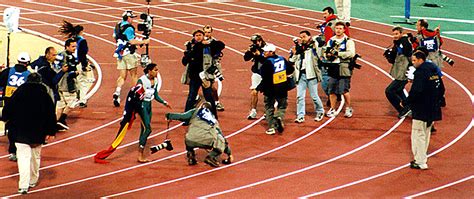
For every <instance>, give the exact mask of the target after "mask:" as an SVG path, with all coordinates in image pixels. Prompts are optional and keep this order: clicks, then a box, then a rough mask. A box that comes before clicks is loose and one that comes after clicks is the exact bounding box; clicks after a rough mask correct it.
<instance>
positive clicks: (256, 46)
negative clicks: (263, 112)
mask: <svg viewBox="0 0 474 199" xmlns="http://www.w3.org/2000/svg"><path fill="white" fill-rule="evenodd" d="M250 41H252V44H251V45H250V46H249V48H248V49H247V51H245V54H244V60H245V61H252V62H253V64H252V68H251V71H252V78H251V79H252V84H251V85H250V90H251V91H250V113H249V115H248V116H247V119H249V120H252V119H256V118H257V103H258V92H257V90H256V89H257V86H258V85H259V84H260V82H261V81H262V76H260V68H261V67H262V64H263V62H264V61H265V57H264V56H263V50H262V48H263V47H264V46H265V44H266V43H265V41H264V40H263V37H262V36H261V35H260V34H254V35H252V37H250Z"/></svg>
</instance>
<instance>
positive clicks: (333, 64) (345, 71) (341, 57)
mask: <svg viewBox="0 0 474 199" xmlns="http://www.w3.org/2000/svg"><path fill="white" fill-rule="evenodd" d="M335 30H336V35H335V36H333V37H331V39H330V40H329V41H328V43H327V44H326V46H325V47H324V48H323V51H324V59H323V62H324V64H325V65H326V66H327V68H328V76H329V80H328V92H329V98H330V104H331V108H330V109H329V111H328V112H327V113H326V116H328V117H335V116H336V115H337V114H338V112H337V111H336V100H337V95H343V96H344V99H345V102H346V110H345V114H344V117H348V118H350V117H352V113H353V110H352V107H351V98H350V94H349V90H350V87H351V85H350V83H351V76H352V70H353V67H355V60H354V59H353V58H354V57H355V55H356V52H355V44H354V41H353V40H352V39H350V38H349V37H347V36H346V35H345V34H344V30H345V24H344V23H343V22H337V23H336V25H335Z"/></svg>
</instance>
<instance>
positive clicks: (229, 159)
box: [222, 155, 232, 164]
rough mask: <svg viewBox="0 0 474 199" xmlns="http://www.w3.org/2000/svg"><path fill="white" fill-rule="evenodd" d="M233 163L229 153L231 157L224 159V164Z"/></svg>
mask: <svg viewBox="0 0 474 199" xmlns="http://www.w3.org/2000/svg"><path fill="white" fill-rule="evenodd" d="M231 163H232V158H231V155H229V157H227V159H225V160H222V164H231Z"/></svg>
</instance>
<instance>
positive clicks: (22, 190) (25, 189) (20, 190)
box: [18, 188, 28, 195]
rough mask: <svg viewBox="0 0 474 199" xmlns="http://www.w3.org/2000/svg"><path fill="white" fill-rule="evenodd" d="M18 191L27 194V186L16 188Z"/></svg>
mask: <svg viewBox="0 0 474 199" xmlns="http://www.w3.org/2000/svg"><path fill="white" fill-rule="evenodd" d="M18 193H19V194H22V195H23V194H27V193H28V188H20V189H18Z"/></svg>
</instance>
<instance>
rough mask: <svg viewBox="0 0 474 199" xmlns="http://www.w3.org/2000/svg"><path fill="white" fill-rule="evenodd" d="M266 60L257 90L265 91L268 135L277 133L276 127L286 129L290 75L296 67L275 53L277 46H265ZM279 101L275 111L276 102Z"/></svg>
mask: <svg viewBox="0 0 474 199" xmlns="http://www.w3.org/2000/svg"><path fill="white" fill-rule="evenodd" d="M262 50H263V54H264V57H265V61H264V62H263V64H262V67H261V69H260V74H261V75H262V81H261V83H260V84H259V85H258V87H257V90H258V91H260V92H263V95H264V98H263V101H264V103H265V115H266V116H265V119H266V120H267V122H268V129H267V131H266V132H265V133H266V134H267V135H273V134H275V133H276V132H275V129H276V130H277V131H278V132H279V133H282V132H283V130H284V123H283V120H284V119H285V112H286V107H287V106H288V101H287V99H288V89H289V79H288V76H289V75H291V74H293V72H294V70H295V68H294V67H293V65H292V64H290V63H289V62H288V61H287V60H286V59H285V58H284V57H282V56H279V55H277V54H275V50H276V47H275V45H273V44H266V45H265V46H264V47H263V49H262ZM275 102H278V106H277V110H276V112H275V107H274V104H275Z"/></svg>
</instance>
